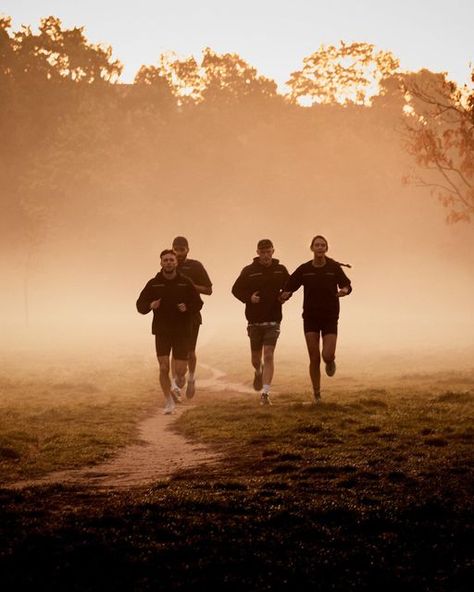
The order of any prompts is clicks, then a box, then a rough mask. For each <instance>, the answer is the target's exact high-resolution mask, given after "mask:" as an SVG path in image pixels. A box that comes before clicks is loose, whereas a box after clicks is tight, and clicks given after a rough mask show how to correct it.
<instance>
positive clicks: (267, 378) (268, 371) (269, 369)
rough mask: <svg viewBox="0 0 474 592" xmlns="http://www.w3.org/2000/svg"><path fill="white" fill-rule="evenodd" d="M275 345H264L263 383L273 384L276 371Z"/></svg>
mask: <svg viewBox="0 0 474 592" xmlns="http://www.w3.org/2000/svg"><path fill="white" fill-rule="evenodd" d="M274 352H275V346H274V345H264V346H263V384H271V383H272V379H273V372H274V362H273V354H274Z"/></svg>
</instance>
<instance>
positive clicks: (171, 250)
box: [160, 249, 176, 259]
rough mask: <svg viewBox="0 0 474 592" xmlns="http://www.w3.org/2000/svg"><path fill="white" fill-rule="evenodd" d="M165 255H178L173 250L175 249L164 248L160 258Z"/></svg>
mask: <svg viewBox="0 0 474 592" xmlns="http://www.w3.org/2000/svg"><path fill="white" fill-rule="evenodd" d="M165 255H173V256H174V257H176V253H175V252H174V251H173V249H164V250H163V251H161V253H160V259H162V258H163V257H164V256H165Z"/></svg>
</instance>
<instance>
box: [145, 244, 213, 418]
mask: <svg viewBox="0 0 474 592" xmlns="http://www.w3.org/2000/svg"><path fill="white" fill-rule="evenodd" d="M160 260H161V271H160V272H159V273H158V274H157V275H156V276H155V277H154V278H152V279H151V280H150V281H148V282H147V284H146V286H145V287H144V288H143V290H142V291H141V293H140V296H139V297H138V300H137V310H138V312H140V313H141V314H147V313H149V312H150V310H152V311H153V323H152V333H153V335H155V346H156V355H157V358H158V363H159V365H160V385H161V388H162V390H163V394H164V396H165V409H164V413H165V414H169V413H172V412H173V411H174V407H175V401H174V399H173V397H172V393H171V381H170V377H169V371H170V352H171V351H172V352H173V359H174V360H175V369H176V375H177V376H178V377H179V378H180V379H182V380H183V381H184V376H185V374H186V367H187V360H188V352H189V339H190V333H191V321H192V317H193V315H195V314H196V313H198V312H199V310H200V309H201V306H202V301H201V299H200V298H199V294H198V293H197V291H196V289H195V288H194V286H193V283H192V282H191V280H189V279H188V278H187V277H184V276H183V275H181V274H180V273H179V272H178V271H177V270H176V269H177V266H178V260H177V258H176V255H175V253H174V252H173V251H172V250H171V249H165V250H164V251H162V253H161V255H160Z"/></svg>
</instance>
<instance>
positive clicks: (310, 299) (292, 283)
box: [285, 257, 352, 319]
mask: <svg viewBox="0 0 474 592" xmlns="http://www.w3.org/2000/svg"><path fill="white" fill-rule="evenodd" d="M301 286H303V288H304V298H303V318H305V319H311V318H321V317H323V318H331V317H336V318H337V317H338V316H339V297H338V296H337V292H338V289H340V288H346V287H347V288H349V292H351V291H352V287H351V281H350V279H349V278H348V277H347V276H346V274H345V273H344V272H343V271H342V269H341V266H340V265H339V263H337V261H334V259H330V258H329V257H326V264H325V265H323V266H322V267H315V266H314V265H313V261H312V260H311V261H308V262H307V263H303V264H302V265H300V266H299V267H298V268H297V269H296V270H295V271H294V272H293V273H292V274H291V276H290V279H289V280H288V282H287V283H286V286H285V291H288V292H295V291H296V290H298V288H300V287H301Z"/></svg>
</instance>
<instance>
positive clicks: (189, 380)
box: [188, 372, 194, 382]
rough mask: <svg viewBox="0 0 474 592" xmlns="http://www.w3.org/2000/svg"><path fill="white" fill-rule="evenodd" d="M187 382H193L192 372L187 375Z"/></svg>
mask: <svg viewBox="0 0 474 592" xmlns="http://www.w3.org/2000/svg"><path fill="white" fill-rule="evenodd" d="M188 382H194V372H190V373H189V374H188Z"/></svg>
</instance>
